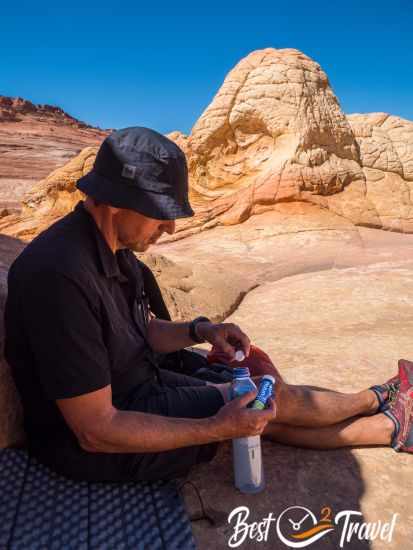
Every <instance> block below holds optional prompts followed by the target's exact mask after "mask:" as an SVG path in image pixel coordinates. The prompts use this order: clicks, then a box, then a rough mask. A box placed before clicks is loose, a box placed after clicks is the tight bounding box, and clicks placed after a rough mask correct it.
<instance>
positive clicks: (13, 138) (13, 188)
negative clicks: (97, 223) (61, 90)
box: [0, 96, 108, 210]
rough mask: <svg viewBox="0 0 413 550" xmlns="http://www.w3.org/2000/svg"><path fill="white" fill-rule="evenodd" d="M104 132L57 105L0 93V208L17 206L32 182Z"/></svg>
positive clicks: (96, 140)
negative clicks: (42, 103)
mask: <svg viewBox="0 0 413 550" xmlns="http://www.w3.org/2000/svg"><path fill="white" fill-rule="evenodd" d="M107 133H108V132H107V131H104V130H100V129H99V128H93V127H92V126H89V125H87V124H85V123H84V122H81V121H79V120H77V119H76V118H73V117H72V116H70V115H68V114H67V113H65V112H64V111H63V110H62V109H60V108H59V107H54V106H52V105H35V104H33V103H31V102H30V101H27V100H26V99H22V98H20V97H17V98H12V97H5V96H0V210H1V209H2V208H4V207H7V208H8V209H15V208H19V205H20V201H21V200H22V198H23V195H24V194H25V192H26V191H28V190H29V189H30V188H31V187H32V185H33V184H34V183H36V182H37V181H39V180H40V179H43V178H44V177H45V176H47V175H48V174H50V172H52V171H53V170H55V169H56V168H57V167H59V166H62V165H63V164H65V163H66V162H67V161H68V160H69V159H71V158H72V157H74V156H75V155H77V154H78V153H79V152H80V151H81V150H82V149H84V148H85V147H88V146H91V145H97V144H99V143H100V142H101V141H102V139H103V138H104V137H105V136H106V135H107Z"/></svg>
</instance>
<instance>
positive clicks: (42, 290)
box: [21, 272, 111, 400]
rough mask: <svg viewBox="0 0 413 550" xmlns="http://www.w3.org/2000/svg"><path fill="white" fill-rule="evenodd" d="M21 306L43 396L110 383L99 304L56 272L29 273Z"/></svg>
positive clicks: (56, 396)
mask: <svg viewBox="0 0 413 550" xmlns="http://www.w3.org/2000/svg"><path fill="white" fill-rule="evenodd" d="M21 298H22V300H21V307H22V309H23V319H24V327H25V330H26V337H27V339H28V344H29V347H30V349H31V351H32V353H33V360H34V365H35V371H36V374H37V375H38V377H39V381H40V384H41V386H42V388H43V390H44V393H45V395H46V397H47V398H49V399H52V400H55V399H63V398H67V397H76V396H78V395H82V394H85V393H89V392H92V391H95V390H98V389H101V388H103V387H105V386H107V385H108V384H110V383H111V376H110V361H109V356H108V353H107V349H106V346H105V343H104V340H103V334H102V326H101V323H100V319H99V312H98V308H96V307H93V305H92V301H91V299H90V296H88V295H87V292H85V290H83V289H82V288H81V287H80V286H79V285H78V284H77V283H76V282H74V281H73V280H72V279H70V278H68V277H66V276H65V275H63V274H60V273H57V272H51V273H49V272H48V273H41V274H39V275H36V276H35V277H33V279H32V280H31V281H30V284H29V285H26V286H25V288H24V289H23V290H22V295H21Z"/></svg>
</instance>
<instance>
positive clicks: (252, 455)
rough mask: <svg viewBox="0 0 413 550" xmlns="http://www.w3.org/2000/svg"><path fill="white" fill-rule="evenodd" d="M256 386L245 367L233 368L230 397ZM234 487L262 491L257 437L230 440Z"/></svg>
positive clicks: (261, 470)
mask: <svg viewBox="0 0 413 550" xmlns="http://www.w3.org/2000/svg"><path fill="white" fill-rule="evenodd" d="M256 389H257V386H256V385H255V384H254V382H253V381H252V380H251V378H250V371H249V369H248V368H247V367H234V369H233V380H232V384H231V397H232V399H235V397H239V396H240V395H244V394H245V393H248V392H249V391H252V390H256ZM232 457H233V463H234V477H235V487H237V489H239V490H240V491H241V492H242V493H259V492H260V491H262V490H263V489H264V471H263V467H262V455H261V438H260V436H259V435H253V436H249V437H240V438H236V439H233V440H232Z"/></svg>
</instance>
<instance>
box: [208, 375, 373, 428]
mask: <svg viewBox="0 0 413 550" xmlns="http://www.w3.org/2000/svg"><path fill="white" fill-rule="evenodd" d="M259 378H261V377H254V381H255V382H256V383H257V382H259ZM207 384H208V385H210V386H215V387H216V388H217V389H218V390H219V391H220V392H221V395H222V397H223V399H224V402H225V403H227V402H228V401H229V400H230V393H229V389H230V383H225V384H214V383H212V382H207ZM314 388H315V387H314V386H294V385H291V384H285V383H284V382H280V383H279V384H277V386H276V403H277V418H276V420H275V423H276V424H289V425H293V426H305V427H311V428H319V427H322V426H331V425H333V424H337V422H341V421H343V420H346V419H347V418H352V417H353V416H358V415H366V416H369V415H372V414H374V413H375V412H376V410H377V406H378V401H377V397H376V395H375V393H374V392H373V391H371V390H364V391H361V392H357V393H340V392H336V391H333V390H328V389H326V388H316V389H314Z"/></svg>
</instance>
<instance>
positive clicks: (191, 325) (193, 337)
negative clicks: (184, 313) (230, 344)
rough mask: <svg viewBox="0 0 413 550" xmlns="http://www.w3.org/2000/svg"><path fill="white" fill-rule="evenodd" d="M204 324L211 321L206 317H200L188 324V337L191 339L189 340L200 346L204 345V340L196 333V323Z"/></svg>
mask: <svg viewBox="0 0 413 550" xmlns="http://www.w3.org/2000/svg"><path fill="white" fill-rule="evenodd" d="M204 322H208V323H211V320H210V319H208V317H203V316H200V317H195V319H193V320H192V321H191V322H190V323H189V337H190V338H191V340H193V341H194V342H196V343H197V344H202V343H204V342H205V341H206V340H204V339H203V338H200V337H199V336H198V334H197V332H196V325H197V324H198V323H204Z"/></svg>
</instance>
